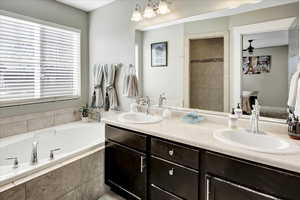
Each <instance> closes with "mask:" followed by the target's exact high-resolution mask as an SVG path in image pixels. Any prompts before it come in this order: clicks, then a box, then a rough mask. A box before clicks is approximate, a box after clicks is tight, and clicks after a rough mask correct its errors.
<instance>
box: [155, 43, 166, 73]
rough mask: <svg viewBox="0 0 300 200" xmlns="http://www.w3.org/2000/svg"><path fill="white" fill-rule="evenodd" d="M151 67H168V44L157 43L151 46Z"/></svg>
mask: <svg viewBox="0 0 300 200" xmlns="http://www.w3.org/2000/svg"><path fill="white" fill-rule="evenodd" d="M151 66H152V67H166V66H168V42H159V43H153V44H151Z"/></svg>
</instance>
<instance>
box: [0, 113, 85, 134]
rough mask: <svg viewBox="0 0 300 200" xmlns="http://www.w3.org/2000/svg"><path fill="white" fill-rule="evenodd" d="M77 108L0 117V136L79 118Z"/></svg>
mask: <svg viewBox="0 0 300 200" xmlns="http://www.w3.org/2000/svg"><path fill="white" fill-rule="evenodd" d="M78 111H79V108H77V107H72V108H65V109H60V110H54V111H49V112H43V113H33V114H26V115H20V116H14V117H7V118H0V138H4V137H8V136H13V135H18V134H22V133H26V132H29V131H34V130H38V129H43V128H48V127H51V126H56V125H60V124H65V123H68V122H73V121H77V120H79V119H80V114H79V112H78Z"/></svg>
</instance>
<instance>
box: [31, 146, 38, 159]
mask: <svg viewBox="0 0 300 200" xmlns="http://www.w3.org/2000/svg"><path fill="white" fill-rule="evenodd" d="M37 163H38V142H36V141H34V142H33V143H32V153H31V164H32V165H34V164H37Z"/></svg>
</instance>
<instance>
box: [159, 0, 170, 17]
mask: <svg viewBox="0 0 300 200" xmlns="http://www.w3.org/2000/svg"><path fill="white" fill-rule="evenodd" d="M169 12H170V9H169V6H168V4H167V2H165V1H164V0H161V1H160V3H159V6H158V13H159V14H162V15H164V14H167V13H169Z"/></svg>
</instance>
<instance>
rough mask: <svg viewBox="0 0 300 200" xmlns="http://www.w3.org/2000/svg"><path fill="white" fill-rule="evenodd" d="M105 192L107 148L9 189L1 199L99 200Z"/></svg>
mask: <svg viewBox="0 0 300 200" xmlns="http://www.w3.org/2000/svg"><path fill="white" fill-rule="evenodd" d="M104 192H105V186H104V150H101V151H99V152H96V153H94V154H92V155H90V156H88V157H85V158H82V159H80V160H77V161H75V162H73V163H71V164H68V165H66V166H64V167H62V168H59V169H57V170H54V171H52V172H49V173H47V174H45V175H43V176H40V177H38V178H35V179H33V180H31V181H28V182H26V183H24V184H21V185H19V186H16V187H14V188H12V189H10V190H7V191H4V192H2V193H0V199H1V200H97V199H98V198H99V197H101V196H102V195H103V194H104Z"/></svg>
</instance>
